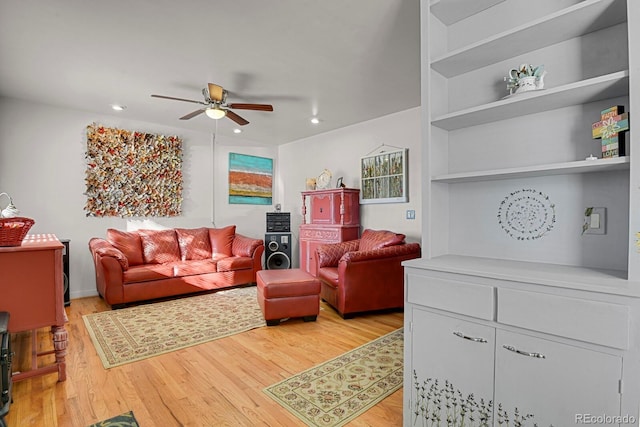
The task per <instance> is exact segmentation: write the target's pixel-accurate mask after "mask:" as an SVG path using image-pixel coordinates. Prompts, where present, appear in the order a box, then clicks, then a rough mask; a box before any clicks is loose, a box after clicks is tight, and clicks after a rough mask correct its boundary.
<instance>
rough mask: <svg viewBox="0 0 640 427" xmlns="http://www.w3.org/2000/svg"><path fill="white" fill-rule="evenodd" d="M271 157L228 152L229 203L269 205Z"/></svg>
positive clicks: (271, 170) (271, 179)
mask: <svg viewBox="0 0 640 427" xmlns="http://www.w3.org/2000/svg"><path fill="white" fill-rule="evenodd" d="M272 188H273V159H268V158H266V157H256V156H248V155H246V154H238V153H229V203H230V204H248V205H270V204H271V203H272V194H273V193H272V192H273V190H272Z"/></svg>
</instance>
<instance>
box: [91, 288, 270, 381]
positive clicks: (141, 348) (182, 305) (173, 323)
mask: <svg viewBox="0 0 640 427" xmlns="http://www.w3.org/2000/svg"><path fill="white" fill-rule="evenodd" d="M83 320H84V323H85V326H86V327H87V330H88V331H89V335H90V336H91V340H92V341H93V345H94V346H95V348H96V350H97V352H98V355H99V356H100V360H102V364H103V365H104V367H105V368H106V369H108V368H113V367H114V366H119V365H123V364H125V363H130V362H134V361H137V360H142V359H146V358H148V357H152V356H157V355H160V354H164V353H168V352H171V351H175V350H178V349H181V348H185V347H190V346H193V345H196V344H201V343H204V342H207V341H212V340H215V339H218V338H223V337H227V336H230V335H233V334H237V333H239V332H244V331H248V330H250V329H254V328H258V327H261V326H265V325H266V322H265V320H264V317H263V316H262V311H261V310H260V306H259V305H258V301H257V297H256V287H255V286H251V287H245V288H236V289H230V290H226V291H218V292H215V293H209V294H204V295H198V296H194V297H188V298H181V299H176V300H171V301H164V302H158V303H153V304H145V305H139V306H135V307H130V308H124V309H120V310H110V311H104V312H100V313H94V314H87V315H85V316H83Z"/></svg>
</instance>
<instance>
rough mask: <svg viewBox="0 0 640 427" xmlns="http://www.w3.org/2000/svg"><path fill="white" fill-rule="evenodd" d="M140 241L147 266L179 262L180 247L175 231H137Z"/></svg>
mask: <svg viewBox="0 0 640 427" xmlns="http://www.w3.org/2000/svg"><path fill="white" fill-rule="evenodd" d="M138 232H139V233H140V238H141V239H142V254H143V256H144V261H145V263H147V264H164V263H167V262H174V261H180V246H179V245H178V238H177V236H176V231H175V230H173V229H171V230H139V231H138Z"/></svg>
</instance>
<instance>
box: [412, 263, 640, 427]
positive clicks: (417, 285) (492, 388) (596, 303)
mask: <svg viewBox="0 0 640 427" xmlns="http://www.w3.org/2000/svg"><path fill="white" fill-rule="evenodd" d="M458 261H459V262H458V265H461V266H464V267H465V268H467V269H468V271H467V273H468V274H460V273H459V272H456V273H453V272H445V271H444V270H446V269H447V268H446V266H445V265H443V264H440V263H438V261H431V262H429V261H424V260H423V261H414V262H412V263H411V265H408V266H407V267H406V278H407V283H406V298H407V301H406V305H405V327H406V330H407V332H406V333H405V346H406V350H405V356H406V363H405V396H406V407H405V421H404V424H405V426H411V425H420V424H416V423H414V422H415V420H416V414H415V412H416V411H419V410H420V409H419V408H420V406H423V405H421V402H422V401H423V400H424V399H422V400H421V399H420V397H419V394H420V392H419V390H418V388H417V387H416V384H418V385H421V384H424V382H425V381H428V384H432V383H433V381H434V380H437V381H438V383H439V385H440V386H441V387H442V385H444V384H445V383H450V384H451V385H452V387H453V389H454V390H459V391H460V393H461V394H462V396H463V397H466V396H467V395H469V394H471V393H473V395H474V397H475V399H476V401H479V399H480V398H482V399H484V401H485V402H488V401H491V402H492V403H493V418H492V419H493V420H494V421H493V424H492V425H494V426H497V425H499V423H498V421H499V420H500V414H499V411H498V405H500V407H501V408H502V411H503V412H504V413H507V414H508V415H509V416H510V417H511V419H512V421H513V416H514V414H515V410H516V408H517V409H518V411H519V412H520V414H522V415H525V414H532V415H533V416H534V417H533V419H532V420H531V421H530V423H531V424H525V425H533V424H532V423H533V422H535V423H536V424H537V425H538V426H540V427H543V426H544V427H548V426H550V425H554V426H565V425H574V424H576V420H580V421H586V420H587V417H589V421H593V419H592V418H590V417H591V416H607V417H609V418H608V419H603V420H602V422H596V423H592V422H590V424H594V425H610V424H611V420H615V419H623V418H621V417H625V416H626V417H627V419H630V420H631V418H630V417H633V419H632V420H631V422H630V424H631V425H636V426H637V425H638V420H639V417H638V411H639V407H638V404H639V402H638V396H639V389H638V386H637V383H638V381H637V378H636V374H634V372H637V369H638V366H637V364H638V362H637V355H638V350H637V347H638V339H637V338H636V336H637V335H638V326H637V324H638V316H639V312H640V311H639V308H638V298H639V297H640V292H636V293H635V294H634V295H631V296H630V295H616V296H612V295H610V294H608V293H606V292H601V291H602V290H604V288H601V289H598V291H596V289H595V288H594V289H591V290H589V291H584V290H578V289H571V283H566V285H565V286H562V287H559V286H557V284H556V287H553V288H550V287H549V286H541V285H540V284H535V283H529V282H526V281H525V282H523V281H516V279H522V277H519V276H517V275H514V276H512V277H511V274H514V273H513V272H514V271H518V268H517V267H518V265H517V264H516V265H514V264H513V263H511V262H505V263H504V266H503V268H502V269H496V270H495V271H496V274H495V276H500V278H497V277H486V276H482V275H476V274H477V273H478V271H477V270H474V269H473V268H471V267H470V266H469V265H466V266H465V264H464V262H463V260H458ZM509 269H511V272H509V271H510V270H509ZM472 272H473V273H472ZM541 281H544V277H542V278H541ZM434 284H435V287H434ZM443 284H449V285H450V286H449V288H443V287H439V286H441V285H443ZM574 284H575V283H574ZM474 287H475V288H477V289H474ZM461 289H466V290H467V291H468V292H465V293H463V294H460V293H459V291H460V290H461ZM523 289H525V290H523ZM434 291H436V292H438V293H441V294H443V295H445V296H447V297H449V298H451V300H465V299H467V301H463V302H462V303H461V304H443V302H442V300H441V299H439V298H433V299H431V298H430V296H431V295H434V293H433V292H434ZM456 295H457V296H458V297H456ZM465 295H466V296H465ZM482 295H484V296H488V298H483V297H482ZM472 301H475V304H470V303H471V302H472ZM473 305H475V307H472V306H473ZM487 308H494V310H493V311H491V315H490V316H485V315H484V314H486V313H488V312H489V311H487V310H486V309H487ZM607 330H609V331H611V333H610V334H606V331H607ZM623 366H624V368H625V369H624V370H623ZM627 369H628V370H629V371H630V372H626V371H625V370H627ZM432 407H433V406H432ZM442 415H443V416H444V412H442ZM616 417H620V418H616ZM418 418H419V417H418ZM607 420H609V421H607ZM578 424H579V423H578Z"/></svg>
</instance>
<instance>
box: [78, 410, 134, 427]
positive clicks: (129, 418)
mask: <svg viewBox="0 0 640 427" xmlns="http://www.w3.org/2000/svg"><path fill="white" fill-rule="evenodd" d="M89 427H140V425H139V424H138V422H137V421H136V417H134V416H133V412H132V411H129V412H127V413H126V414H122V415H118V416H117V417H113V418H109V419H108V420H104V421H100V422H99V423H95V424H91V425H90V426H89Z"/></svg>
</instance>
